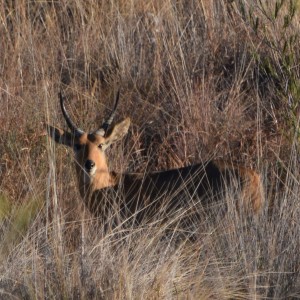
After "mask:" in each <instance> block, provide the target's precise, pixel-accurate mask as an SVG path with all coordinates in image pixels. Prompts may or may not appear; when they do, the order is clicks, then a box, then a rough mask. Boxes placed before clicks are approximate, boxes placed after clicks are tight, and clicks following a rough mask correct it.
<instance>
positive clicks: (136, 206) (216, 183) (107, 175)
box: [47, 119, 263, 219]
mask: <svg viewBox="0 0 300 300" xmlns="http://www.w3.org/2000/svg"><path fill="white" fill-rule="evenodd" d="M129 124H130V120H129V119H125V120H124V121H123V122H121V123H119V124H117V125H115V127H113V128H112V130H111V131H110V132H109V134H108V136H106V137H103V136H100V135H98V134H97V133H92V134H87V133H83V134H82V135H81V136H80V137H76V136H73V135H72V134H70V133H68V132H64V131H62V130H60V129H57V128H55V127H52V126H47V128H48V133H49V135H50V136H51V137H53V138H54V139H55V141H56V142H58V143H62V144H65V145H67V146H73V145H75V146H77V147H80V149H79V150H77V151H75V152H76V154H75V162H76V172H77V177H78V183H79V190H80V193H81V196H82V198H83V199H84V201H85V203H86V205H87V206H88V208H89V209H90V211H91V212H92V213H94V214H96V215H97V216H101V217H102V218H105V216H106V214H107V212H108V210H107V209H109V207H114V206H116V207H117V209H120V210H121V211H123V212H124V213H125V214H126V216H127V217H128V216H130V215H134V214H136V213H137V212H138V213H137V218H138V219H144V218H148V217H150V216H154V215H155V213H156V212H157V211H158V210H159V209H160V207H161V206H162V203H161V200H159V197H160V196H162V195H165V196H167V197H168V198H169V202H168V204H167V206H166V207H167V210H166V214H168V213H169V211H170V210H173V211H176V210H177V209H179V208H181V207H182V206H184V205H186V204H187V203H186V202H187V201H188V199H191V197H193V196H197V197H198V198H199V199H202V201H203V203H204V204H205V205H206V204H211V203H208V202H209V201H210V200H211V199H220V197H217V198H216V197H215V196H216V195H220V194H221V195H222V194H223V193H224V189H225V187H226V186H227V184H231V182H232V180H236V182H237V183H238V186H239V187H240V189H241V197H240V198H241V199H242V200H241V201H242V202H241V203H242V206H243V207H245V208H246V209H247V210H249V209H250V210H251V211H252V212H253V213H255V214H256V213H258V212H259V211H260V210H261V206H262V202H263V191H262V185H261V179H260V176H259V174H257V173H256V172H255V171H253V170H250V169H247V168H244V167H240V166H233V165H230V164H226V163H224V162H222V161H215V162H214V161H210V162H206V163H203V164H198V165H192V166H188V167H184V168H179V169H173V170H167V171H161V172H154V173H149V174H137V173H125V174H116V173H114V172H110V171H109V169H108V164H107V161H106V156H105V153H104V151H105V149H106V148H107V147H108V146H109V145H110V144H111V143H113V142H115V141H116V140H119V139H121V138H122V137H123V136H124V135H125V134H126V133H127V131H128V128H129ZM87 160H90V161H92V162H94V164H95V168H93V169H92V170H90V171H87V170H86V167H85V164H86V162H87ZM88 172H89V173H88ZM120 191H121V192H122V195H121V196H120V195H119V197H117V196H115V197H110V198H109V197H107V195H106V193H110V192H113V193H115V195H116V194H117V193H118V192H120ZM187 193H188V194H189V195H190V196H188V197H183V196H184V195H185V196H186V194H187ZM112 198H113V199H115V203H110V204H109V205H108V203H107V201H108V199H110V200H111V199H112ZM183 198H186V200H185V202H184V201H183V200H182V199H183ZM118 199H119V200H118ZM240 206H241V205H239V204H238V205H237V207H240Z"/></svg>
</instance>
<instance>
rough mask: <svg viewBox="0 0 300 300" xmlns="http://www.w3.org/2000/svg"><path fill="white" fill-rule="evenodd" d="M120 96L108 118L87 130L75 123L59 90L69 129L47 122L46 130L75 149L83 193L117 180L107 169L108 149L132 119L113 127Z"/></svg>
mask: <svg viewBox="0 0 300 300" xmlns="http://www.w3.org/2000/svg"><path fill="white" fill-rule="evenodd" d="M119 96H120V95H119V92H118V93H117V96H116V100H115V105H114V108H113V111H112V113H111V115H110V116H109V118H108V119H107V120H105V121H104V122H103V124H102V125H101V127H100V128H98V129H97V130H95V131H92V132H89V133H87V132H84V131H83V130H81V129H80V128H78V127H76V126H75V124H74V122H73V121H72V120H71V118H70V116H69V114H68V112H67V110H66V108H65V104H64V96H63V95H62V94H61V93H60V94H59V98H60V106H61V110H62V113H63V116H64V118H65V120H66V123H67V125H68V127H69V129H70V131H64V130H62V129H59V128H56V127H53V126H50V125H47V132H48V135H49V136H50V137H52V138H53V139H54V140H55V141H56V142H57V143H60V144H63V145H66V146H68V147H72V148H73V149H74V153H75V166H76V172H77V177H78V181H79V188H80V193H81V196H82V197H83V196H84V195H85V193H86V191H88V190H89V191H94V190H97V189H102V188H105V187H108V186H111V185H114V184H115V182H114V176H113V175H112V174H111V173H110V172H109V169H108V164H107V161H106V156H105V150H106V149H107V148H108V147H109V146H110V145H111V144H112V143H114V142H116V141H118V140H120V139H121V138H122V137H124V135H125V134H126V133H127V131H128V128H129V125H130V119H129V118H126V119H125V120H123V121H122V122H120V123H118V124H116V125H115V126H113V127H111V128H110V125H111V124H112V121H113V119H114V116H115V112H116V108H117V105H118V101H119Z"/></svg>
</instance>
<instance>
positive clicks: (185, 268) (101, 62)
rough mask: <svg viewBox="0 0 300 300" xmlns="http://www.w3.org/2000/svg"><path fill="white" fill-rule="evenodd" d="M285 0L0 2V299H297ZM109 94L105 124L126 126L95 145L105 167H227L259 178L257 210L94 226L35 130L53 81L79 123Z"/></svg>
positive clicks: (294, 67)
mask: <svg viewBox="0 0 300 300" xmlns="http://www.w3.org/2000/svg"><path fill="white" fill-rule="evenodd" d="M281 4H282V6H281ZM298 9H299V1H296V0H295V1H267V0H266V1H255V0H252V1H243V0H240V1H237V0H236V1H225V0H222V1H210V0H202V1H201V0H197V1H171V0H167V1H156V0H151V1H135V0H128V1H124V0H110V1H96V0H94V1H81V0H75V1H2V3H1V4H0V17H1V27H0V43H1V53H0V74H1V76H0V95H1V100H0V129H1V133H2V134H1V136H0V144H1V147H0V238H1V247H0V251H1V254H0V261H1V264H0V265H1V266H0V274H1V275H0V294H1V298H2V299H20V298H22V299H33V298H37V299H42V298H53V299H57V298H58V299H61V298H66V299H73V298H74V299H119V298H124V299H171V298H179V299H293V298H295V299H296V298H300V280H299V271H300V270H299V265H300V264H299V262H300V257H299V256H300V251H299V249H300V243H299V236H300V224H299V219H300V216H299V213H300V211H299V200H298V199H299V178H300V174H299V167H298V166H299V160H298V142H299V126H298V125H299V108H298V107H299V96H300V83H299V74H300V69H299V60H300V53H299V51H300V50H299V49H300V47H299V46H300V45H299V39H298V38H297V37H298V35H299V30H300V28H299V10H298ZM294 10H295V12H294ZM118 87H120V88H121V103H120V107H119V110H118V113H119V115H118V116H117V118H119V119H121V118H122V117H124V116H130V117H131V119H132V120H133V125H132V128H131V131H130V134H129V136H128V138H127V139H126V141H125V142H124V144H123V145H122V147H121V148H120V146H117V147H114V149H112V151H110V152H111V153H109V155H110V157H111V158H112V159H111V167H112V168H113V169H115V170H118V171H125V170H128V171H141V170H142V171H145V170H149V171H150V170H151V171H153V170H162V169H167V168H172V167H180V166H185V165H188V164H191V163H195V162H199V161H201V160H202V161H204V160H206V159H210V158H212V157H214V158H222V159H225V160H229V161H234V162H240V163H243V164H245V165H246V166H248V167H251V168H254V169H257V170H258V171H259V172H261V173H262V174H263V176H264V186H265V189H266V198H267V200H268V201H267V202H266V205H265V207H264V211H263V213H262V215H261V216H259V217H258V218H257V219H255V220H253V219H252V218H248V217H247V216H237V215H236V212H235V211H234V209H232V210H229V213H228V214H227V215H226V216H225V218H222V219H220V220H219V219H218V221H217V222H212V221H211V220H209V219H207V220H194V226H195V228H197V230H195V238H194V242H191V241H190V240H184V239H178V232H177V231H176V230H174V232H173V234H170V232H168V233H167V234H166V230H165V228H163V227H159V228H157V227H156V226H154V225H147V226H146V225H145V226H142V227H140V228H132V229H131V230H126V231H125V230H124V229H122V228H115V229H113V230H112V231H111V232H109V233H104V232H103V228H101V226H100V225H99V224H98V223H97V221H96V220H93V219H92V216H91V215H89V213H88V212H87V211H84V208H83V206H82V203H81V199H80V196H79V193H78V191H77V186H76V184H77V182H76V178H75V177H74V174H73V173H74V172H73V167H72V155H71V154H70V153H69V152H68V150H67V149H64V148H63V147H60V146H57V147H55V145H53V144H52V143H51V141H47V140H46V138H45V137H44V136H43V127H42V123H43V122H44V121H46V122H48V123H51V124H57V125H58V124H61V126H65V125H64V123H63V120H62V117H61V114H60V111H59V109H58V99H57V94H58V91H59V90H60V89H63V90H64V91H66V94H67V95H68V96H69V99H70V105H69V106H68V107H69V110H70V111H71V113H72V116H73V117H74V119H75V120H76V121H77V124H78V125H79V126H80V127H82V128H84V129H90V128H95V127H96V126H98V125H99V124H100V123H101V122H102V118H103V115H104V114H105V113H106V112H107V111H109V108H110V107H111V105H112V99H113V96H114V93H115V91H116V90H117V88H118ZM227 198H228V199H226V201H227V202H228V203H229V207H231V206H232V207H234V205H231V204H232V201H233V198H234V197H233V196H232V195H231V194H230V193H229V195H228V197H227ZM230 205H231V206H230Z"/></svg>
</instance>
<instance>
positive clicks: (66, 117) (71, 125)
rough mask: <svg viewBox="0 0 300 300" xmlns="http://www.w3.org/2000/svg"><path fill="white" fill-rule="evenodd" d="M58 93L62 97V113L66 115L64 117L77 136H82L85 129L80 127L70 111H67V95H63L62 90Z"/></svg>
mask: <svg viewBox="0 0 300 300" xmlns="http://www.w3.org/2000/svg"><path fill="white" fill-rule="evenodd" d="M58 95H59V99H60V106H61V110H62V113H63V115H64V118H65V120H66V122H67V124H68V126H69V128H70V129H71V131H72V132H74V133H75V135H76V136H81V135H82V134H83V131H82V130H81V129H80V128H78V127H76V125H75V124H74V123H73V121H72V120H71V118H70V116H69V114H68V112H67V111H66V107H65V103H64V100H65V97H64V96H63V95H62V93H61V92H59V94H58Z"/></svg>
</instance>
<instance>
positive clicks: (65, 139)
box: [45, 124, 74, 147]
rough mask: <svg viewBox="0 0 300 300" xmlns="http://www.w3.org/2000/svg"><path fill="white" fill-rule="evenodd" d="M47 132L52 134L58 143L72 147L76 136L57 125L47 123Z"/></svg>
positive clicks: (49, 134)
mask: <svg viewBox="0 0 300 300" xmlns="http://www.w3.org/2000/svg"><path fill="white" fill-rule="evenodd" d="M45 127H46V133H47V134H48V136H50V137H51V138H52V139H54V141H55V142H56V143H59V144H62V145H65V146H68V147H72V146H73V144H74V137H73V135H72V134H71V133H69V132H66V131H64V130H62V129H59V128H57V127H53V126H51V125H48V124H45Z"/></svg>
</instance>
